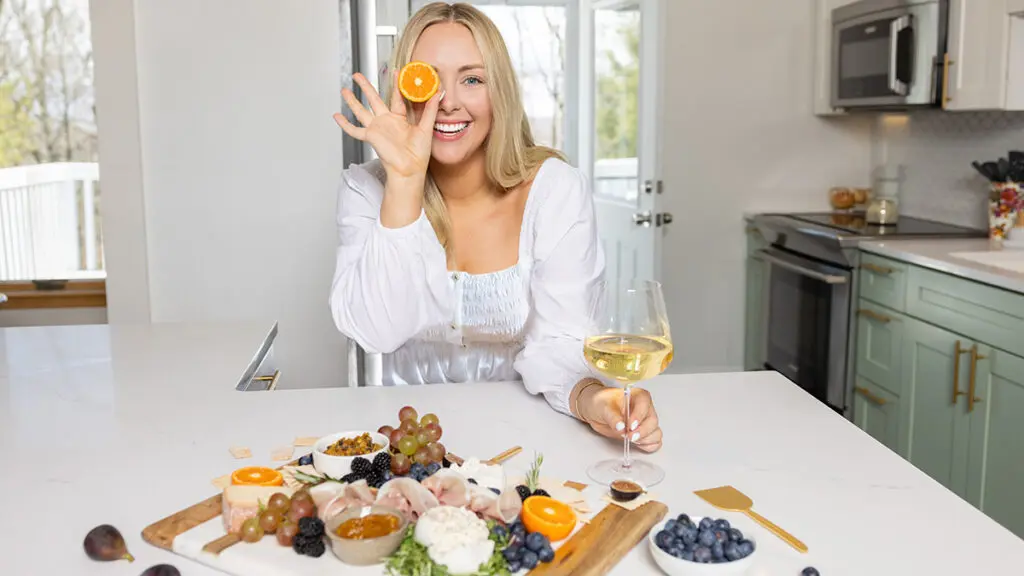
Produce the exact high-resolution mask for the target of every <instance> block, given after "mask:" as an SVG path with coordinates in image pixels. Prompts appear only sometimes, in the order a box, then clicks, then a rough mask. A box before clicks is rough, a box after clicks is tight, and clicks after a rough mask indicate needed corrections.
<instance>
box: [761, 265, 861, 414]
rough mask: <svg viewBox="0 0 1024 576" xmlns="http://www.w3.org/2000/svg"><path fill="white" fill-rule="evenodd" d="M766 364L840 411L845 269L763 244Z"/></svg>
mask: <svg viewBox="0 0 1024 576" xmlns="http://www.w3.org/2000/svg"><path fill="white" fill-rule="evenodd" d="M759 255H760V257H761V258H762V259H763V260H764V261H765V262H767V263H768V264H769V268H768V270H769V273H768V282H767V283H766V286H767V288H766V289H767V294H766V296H767V298H766V302H767V304H768V328H767V342H766V350H767V358H766V368H768V369H771V370H775V371H778V372H781V373H782V374H783V375H785V376H786V377H787V378H789V379H790V380H792V381H793V382H794V383H796V384H797V385H798V386H800V387H801V388H803V389H804V390H806V391H807V392H808V393H810V394H811V395H812V396H814V397H815V398H817V399H818V400H821V401H822V402H824V403H825V404H827V405H828V406H829V407H831V408H832V409H833V410H835V411H836V412H838V413H840V414H844V415H845V413H846V407H847V398H846V396H847V389H846V388H847V387H846V380H847V378H846V371H847V347H848V346H847V345H848V342H849V340H848V334H849V318H850V306H851V293H850V290H851V285H852V279H853V273H852V271H851V270H850V269H846V268H841V267H839V266H836V265H834V264H829V263H825V262H823V261H819V260H816V259H813V258H809V257H806V256H804V255H801V254H797V253H794V252H790V251H788V250H784V249H780V248H778V247H774V246H773V247H769V248H766V249H763V250H761V251H760V252H759Z"/></svg>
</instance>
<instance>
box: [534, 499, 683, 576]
mask: <svg viewBox="0 0 1024 576" xmlns="http://www.w3.org/2000/svg"><path fill="white" fill-rule="evenodd" d="M667 513H668V507H667V506H665V505H664V504H662V503H661V502H657V501H653V500H652V501H650V502H648V503H647V504H644V505H643V506H640V507H639V508H637V509H636V510H626V509H625V508H621V507H619V506H615V505H608V506H605V507H604V509H603V510H601V512H600V513H598V515H597V516H595V517H594V518H593V519H591V520H590V521H589V522H588V523H587V525H585V526H584V527H583V528H581V529H579V530H577V531H576V534H574V535H573V536H572V537H571V538H569V540H567V541H565V542H564V543H562V544H561V545H560V546H559V547H558V548H557V549H556V550H555V559H554V560H553V561H552V562H550V563H548V564H540V565H538V566H537V567H536V568H534V569H533V570H531V571H530V572H529V574H530V576H569V575H570V574H571V575H572V576H600V575H603V574H607V573H608V572H609V571H610V570H611V569H612V568H613V567H614V566H615V565H616V564H618V563H619V561H620V560H622V557H623V556H625V555H626V554H627V553H628V552H629V551H630V550H632V549H633V548H634V547H635V546H636V545H637V544H639V543H640V542H641V541H642V540H643V539H644V538H645V537H646V536H647V533H648V532H650V530H651V528H653V527H654V525H655V524H657V523H658V522H660V521H661V519H662V518H664V517H665V515H666V514H667Z"/></svg>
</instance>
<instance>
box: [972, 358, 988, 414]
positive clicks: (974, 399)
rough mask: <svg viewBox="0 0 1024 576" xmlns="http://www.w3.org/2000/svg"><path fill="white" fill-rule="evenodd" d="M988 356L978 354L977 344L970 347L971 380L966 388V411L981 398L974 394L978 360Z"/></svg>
mask: <svg viewBox="0 0 1024 576" xmlns="http://www.w3.org/2000/svg"><path fill="white" fill-rule="evenodd" d="M986 358H988V356H983V355H981V354H978V345H977V344H975V345H974V346H972V347H971V381H970V383H969V384H968V388H967V411H968V412H973V411H974V404H975V403H976V402H981V398H978V397H977V396H975V395H974V390H975V386H976V385H977V381H978V360H985V359H986Z"/></svg>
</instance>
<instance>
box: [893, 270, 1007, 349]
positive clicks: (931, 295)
mask: <svg viewBox="0 0 1024 576" xmlns="http://www.w3.org/2000/svg"><path fill="white" fill-rule="evenodd" d="M907 314H908V315H910V316H915V317H917V318H920V319H921V320H924V321H926V322H930V323H932V324H935V325H937V326H942V327H943V328H945V329H946V330H949V331H952V332H956V333H958V334H963V335H964V336H967V337H968V338H971V339H973V340H977V341H978V342H980V343H983V344H987V345H989V346H992V347H993V348H999V349H1002V350H1006V351H1008V352H1012V353H1014V354H1016V355H1018V356H1024V294H1018V293H1015V292H1010V291H1009V290H1003V289H1002V288H996V287H993V286H989V285H987V284H981V283H980V282H974V281H972V280H967V279H964V278H960V277H958V276H952V275H950V274H944V273H941V272H935V271H933V270H928V269H925V268H918V267H916V266H912V267H910V270H909V272H908V274H907Z"/></svg>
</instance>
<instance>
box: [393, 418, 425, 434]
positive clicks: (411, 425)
mask: <svg viewBox="0 0 1024 576" xmlns="http://www.w3.org/2000/svg"><path fill="white" fill-rule="evenodd" d="M398 429H399V430H401V431H402V433H403V434H406V435H409V436H412V435H415V434H416V433H417V432H419V430H420V425H419V424H417V423H416V421H415V420H412V419H409V420H402V423H401V424H399V426H398Z"/></svg>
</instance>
